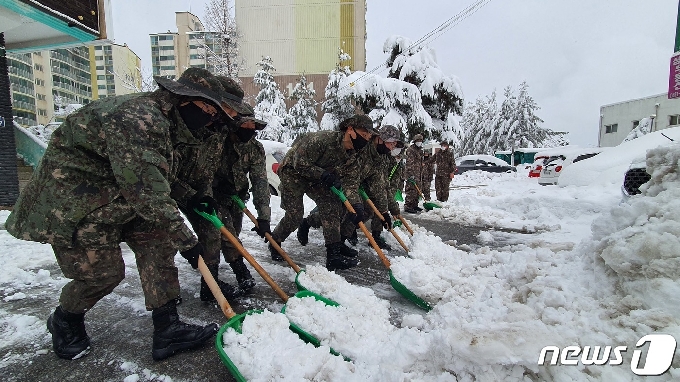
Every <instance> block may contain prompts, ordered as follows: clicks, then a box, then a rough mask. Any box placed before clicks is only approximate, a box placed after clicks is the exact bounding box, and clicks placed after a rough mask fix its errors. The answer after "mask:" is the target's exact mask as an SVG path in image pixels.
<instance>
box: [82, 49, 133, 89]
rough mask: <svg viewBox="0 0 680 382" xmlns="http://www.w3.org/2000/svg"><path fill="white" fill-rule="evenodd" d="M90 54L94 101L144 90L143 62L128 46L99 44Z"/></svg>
mask: <svg viewBox="0 0 680 382" xmlns="http://www.w3.org/2000/svg"><path fill="white" fill-rule="evenodd" d="M89 53H90V63H91V64H90V73H91V81H92V84H93V86H92V97H93V99H99V98H105V97H111V96H115V95H122V94H129V93H136V92H140V91H141V90H142V72H141V70H142V62H141V60H140V59H139V56H137V54H136V53H135V52H133V51H132V50H131V49H130V48H129V47H128V46H127V45H125V44H124V45H118V44H97V45H94V46H90V52H89ZM95 84H96V86H95Z"/></svg>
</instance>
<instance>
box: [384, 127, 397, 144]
mask: <svg viewBox="0 0 680 382" xmlns="http://www.w3.org/2000/svg"><path fill="white" fill-rule="evenodd" d="M400 136H401V132H400V131H399V129H397V128H396V127H394V126H392V125H384V126H383V127H381V128H380V139H382V140H383V141H384V142H399V139H400V138H401V137H400Z"/></svg>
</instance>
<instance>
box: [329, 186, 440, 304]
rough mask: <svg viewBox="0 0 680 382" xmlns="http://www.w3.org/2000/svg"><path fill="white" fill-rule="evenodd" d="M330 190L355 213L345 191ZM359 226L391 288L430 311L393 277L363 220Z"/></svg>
mask: <svg viewBox="0 0 680 382" xmlns="http://www.w3.org/2000/svg"><path fill="white" fill-rule="evenodd" d="M331 191H333V193H334V194H335V195H337V196H338V198H340V201H342V203H343V204H344V205H345V208H347V210H348V211H349V212H350V213H353V214H355V213H356V211H354V207H352V204H350V202H349V200H347V197H346V196H345V193H344V192H342V191H341V190H338V189H337V188H335V187H331ZM359 228H361V231H362V232H363V233H364V236H366V238H367V239H368V241H369V242H370V243H371V246H372V247H373V249H374V250H375V252H376V253H377V254H378V257H379V258H380V260H381V261H382V263H383V265H385V267H386V268H387V269H388V270H389V274H390V284H392V288H394V290H396V291H397V292H399V293H400V294H401V295H402V296H404V297H406V298H407V299H408V300H409V301H411V302H413V303H414V304H416V305H417V306H418V307H419V308H421V309H424V310H426V311H430V310H431V309H432V307H431V306H430V304H428V303H427V301H425V300H423V299H422V298H420V297H418V296H416V295H415V293H413V292H411V291H410V290H409V289H408V288H406V286H404V284H402V283H400V282H399V280H397V279H395V278H394V275H393V274H392V270H391V269H390V265H391V264H390V261H389V260H388V259H387V257H386V256H385V254H384V253H383V251H382V250H381V249H380V247H378V243H376V242H375V239H374V238H373V236H372V235H371V234H370V233H369V232H368V228H366V225H365V224H364V222H359Z"/></svg>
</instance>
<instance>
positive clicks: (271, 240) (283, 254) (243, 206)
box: [231, 195, 307, 291]
mask: <svg viewBox="0 0 680 382" xmlns="http://www.w3.org/2000/svg"><path fill="white" fill-rule="evenodd" d="M231 200H233V201H234V203H236V205H238V207H239V208H240V209H241V211H243V213H244V214H246V215H247V216H248V217H249V218H250V220H251V221H252V222H253V224H255V227H257V219H256V218H255V216H254V215H253V213H252V212H250V210H248V207H246V204H245V203H243V200H241V198H239V197H238V195H232V196H231ZM264 236H265V238H267V241H269V244H271V245H272V247H274V249H276V251H277V252H278V253H279V254H280V255H281V257H283V259H284V260H286V263H288V265H290V267H291V268H293V271H295V285H297V288H298V290H299V291H303V290H307V288H305V287H303V286H302V284H300V281H299V277H300V273H302V272H304V271H305V270H304V269H301V268H300V267H298V266H297V264H295V262H293V260H292V259H291V258H290V256H289V255H288V253H286V251H284V250H283V248H281V246H280V245H279V243H277V242H276V240H274V238H273V237H272V235H270V234H269V233H265V234H264Z"/></svg>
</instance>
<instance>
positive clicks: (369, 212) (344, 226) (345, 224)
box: [307, 203, 383, 239]
mask: <svg viewBox="0 0 680 382" xmlns="http://www.w3.org/2000/svg"><path fill="white" fill-rule="evenodd" d="M364 210H365V211H366V217H365V218H364V224H366V223H367V222H368V221H369V220H370V221H371V232H381V231H382V229H383V226H382V220H380V219H378V217H377V216H375V213H374V212H373V209H371V207H370V206H369V205H368V203H364ZM307 223H309V225H310V226H311V227H312V228H319V227H321V213H320V212H319V208H318V207H314V209H313V210H312V211H311V212H310V213H309V215H308V216H307ZM357 228H358V227H357V226H356V224H354V222H353V221H352V219H351V215H350V214H349V213H345V214H344V217H343V218H342V223H341V224H340V234H341V239H342V238H347V237H350V236H352V234H353V233H354V231H355V230H356V229H357Z"/></svg>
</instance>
